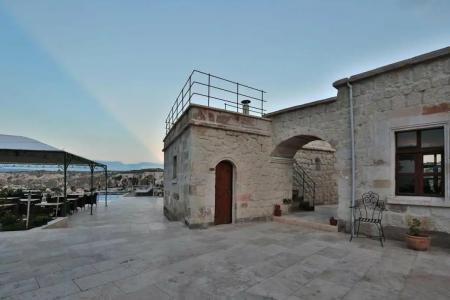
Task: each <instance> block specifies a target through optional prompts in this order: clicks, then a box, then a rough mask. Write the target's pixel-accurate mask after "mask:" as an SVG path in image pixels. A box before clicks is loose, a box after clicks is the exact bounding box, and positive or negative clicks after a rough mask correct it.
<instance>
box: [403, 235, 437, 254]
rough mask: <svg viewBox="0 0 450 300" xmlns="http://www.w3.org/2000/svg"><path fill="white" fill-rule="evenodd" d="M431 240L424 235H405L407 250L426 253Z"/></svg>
mask: <svg viewBox="0 0 450 300" xmlns="http://www.w3.org/2000/svg"><path fill="white" fill-rule="evenodd" d="M430 243H431V239H430V237H429V236H426V235H409V234H407V235H406V246H407V247H408V248H409V249H413V250H419V251H426V250H428V248H430Z"/></svg>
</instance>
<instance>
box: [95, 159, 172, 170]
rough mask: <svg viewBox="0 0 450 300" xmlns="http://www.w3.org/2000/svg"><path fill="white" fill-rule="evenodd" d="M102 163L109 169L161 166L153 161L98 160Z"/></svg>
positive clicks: (138, 168) (137, 168)
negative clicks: (128, 162) (129, 162)
mask: <svg viewBox="0 0 450 300" xmlns="http://www.w3.org/2000/svg"><path fill="white" fill-rule="evenodd" d="M99 162H100V163H102V164H105V165H107V166H108V170H110V171H131V170H142V169H155V168H163V167H164V166H163V165H162V164H158V163H153V162H140V163H131V164H127V163H123V162H121V161H99Z"/></svg>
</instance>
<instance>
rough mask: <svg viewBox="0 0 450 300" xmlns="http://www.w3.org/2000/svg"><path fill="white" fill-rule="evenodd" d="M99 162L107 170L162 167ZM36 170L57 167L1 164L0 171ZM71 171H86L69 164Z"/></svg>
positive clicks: (85, 168) (142, 163)
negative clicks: (106, 167) (105, 166)
mask: <svg viewBox="0 0 450 300" xmlns="http://www.w3.org/2000/svg"><path fill="white" fill-rule="evenodd" d="M98 162H99V163H102V164H105V165H107V166H108V171H133V170H148V169H151V170H154V169H163V168H164V165H163V164H158V163H153V162H140V163H130V164H127V163H123V162H121V161H98ZM36 170H47V171H56V170H58V167H56V166H53V165H52V166H39V165H35V166H31V165H20V164H11V165H1V166H0V172H24V171H25V172H27V171H36ZM70 170H71V171H88V170H89V169H88V168H87V167H77V166H75V167H74V166H71V167H70Z"/></svg>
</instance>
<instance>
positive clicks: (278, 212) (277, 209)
mask: <svg viewBox="0 0 450 300" xmlns="http://www.w3.org/2000/svg"><path fill="white" fill-rule="evenodd" d="M273 215H274V216H275V217H281V206H280V205H279V204H275V208H274V210H273Z"/></svg>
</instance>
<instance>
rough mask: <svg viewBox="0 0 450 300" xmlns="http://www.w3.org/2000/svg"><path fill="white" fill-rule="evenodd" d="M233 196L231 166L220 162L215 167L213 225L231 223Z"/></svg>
mask: <svg viewBox="0 0 450 300" xmlns="http://www.w3.org/2000/svg"><path fill="white" fill-rule="evenodd" d="M232 195H233V165H232V164H231V163H230V162H228V161H222V162H220V163H219V164H218V165H217V166H216V204H215V213H214V224H216V225H218V224H229V223H231V216H232V215H231V214H232V211H231V207H232Z"/></svg>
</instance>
